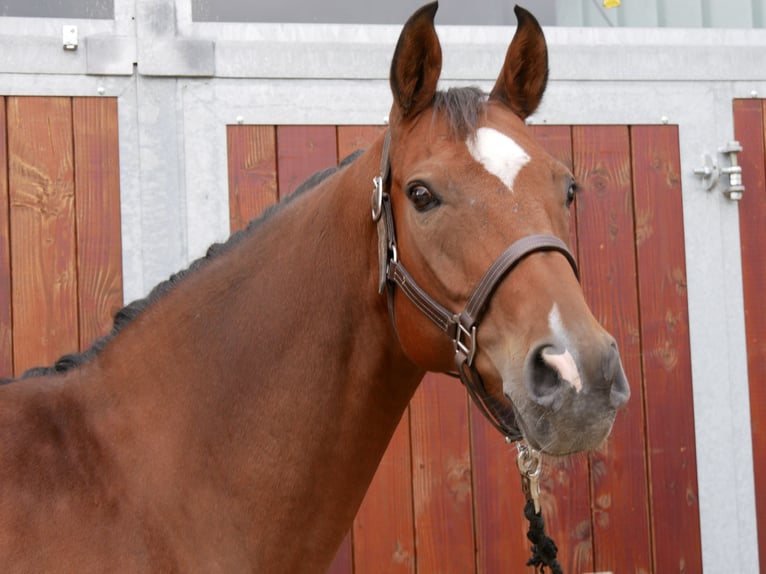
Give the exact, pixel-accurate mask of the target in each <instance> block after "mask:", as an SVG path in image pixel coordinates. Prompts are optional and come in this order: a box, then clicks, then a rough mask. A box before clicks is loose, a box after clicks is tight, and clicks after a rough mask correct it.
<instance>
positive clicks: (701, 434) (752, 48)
mask: <svg viewBox="0 0 766 574" xmlns="http://www.w3.org/2000/svg"><path fill="white" fill-rule="evenodd" d="M671 16H672V15H670V14H669V13H666V14H665V15H664V16H662V17H664V18H668V19H670V18H671ZM67 23H70V22H67ZM71 24H73V25H76V26H77V28H78V33H79V39H80V47H79V48H78V50H76V51H71V52H70V51H65V50H64V49H63V47H62V44H61V26H62V22H61V21H60V20H53V21H48V20H38V19H27V18H0V92H1V93H2V94H4V95H9V94H10V95H16V94H29V95H87V96H96V95H98V94H103V95H106V96H115V97H117V98H118V101H119V121H120V167H121V193H122V228H123V251H124V255H123V267H124V282H125V283H124V284H125V297H126V300H131V299H134V298H136V297H140V296H142V295H144V294H145V293H146V292H148V290H149V289H151V287H153V286H154V285H155V284H156V283H157V282H158V281H160V280H162V279H164V278H166V277H167V276H168V275H169V274H170V273H171V272H174V271H176V270H178V269H179V268H182V267H184V266H186V265H187V264H188V262H189V261H190V260H192V259H193V258H195V257H198V256H200V255H202V254H203V253H204V251H205V249H206V248H207V246H208V245H209V244H210V243H211V242H213V241H216V240H222V239H224V238H225V237H226V236H227V235H228V233H229V229H228V204H227V202H228V193H227V167H226V125H227V124H234V123H238V118H241V121H242V122H244V123H249V124H304V123H309V124H311V123H313V124H335V123H337V124H368V123H381V122H382V120H383V118H384V117H385V116H386V115H387V113H388V108H389V106H390V103H391V97H390V93H389V89H388V80H387V78H388V66H389V62H390V57H391V52H392V48H393V45H394V43H395V41H396V38H397V35H398V33H399V28H400V27H399V26H353V25H307V24H304V25H278V24H270V25H265V24H264V25H256V24H210V23H198V22H193V21H192V19H191V7H190V3H189V0H116V3H115V19H114V20H112V21H100V20H98V21H96V20H73V21H71ZM439 33H440V36H441V39H442V43H443V45H444V52H445V54H444V61H445V68H444V74H443V84H444V85H448V84H478V85H480V86H482V87H484V88H485V89H488V88H490V87H491V85H492V82H493V81H494V79H495V76H496V73H497V71H498V70H499V68H500V65H501V63H502V59H503V56H504V52H505V49H506V47H507V44H508V41H509V40H510V38H511V36H512V34H513V28H512V27H511V28H509V27H441V28H440V29H439ZM546 34H547V37H548V40H549V44H550V51H551V81H550V83H549V90H548V92H547V94H546V97H545V100H544V102H543V105H542V107H541V109H540V110H539V112H538V113H537V114H536V115H535V116H533V117H532V118H531V120H532V121H533V122H537V123H551V124H554V123H555V124H647V123H649V124H656V123H660V121H661V118H663V117H664V118H667V121H669V122H670V123H672V124H677V125H678V126H679V134H680V140H681V141H680V144H681V165H682V185H683V201H684V221H683V222H680V221H679V222H678V224H679V225H681V224H683V225H684V228H685V233H686V257H687V280H688V294H689V316H690V336H691V343H692V345H691V346H692V370H693V380H694V412H695V424H696V438H697V460H698V479H699V495H700V501H699V502H700V510H701V524H702V544H703V563H704V568H705V571H706V572H740V573H755V572H757V571H758V548H757V540H756V536H755V511H754V486H753V466H752V465H753V463H752V450H751V442H750V436H751V435H750V422H749V418H748V416H747V413H749V412H750V411H749V403H748V388H747V362H746V355H745V335H744V313H743V301H742V280H741V268H740V257H739V253H740V251H739V224H738V212H737V209H738V208H737V204H736V203H734V202H731V201H729V200H727V199H726V198H725V197H724V196H723V194H722V193H721V192H720V191H721V188H720V187H719V188H717V189H714V190H713V191H706V190H705V189H704V186H703V185H702V183H701V181H700V179H699V178H698V177H697V176H696V175H695V174H694V168H696V167H699V165H700V164H701V157H702V154H703V153H709V154H711V155H715V154H716V153H717V149H718V147H720V146H721V145H724V144H725V143H726V142H728V141H729V140H731V139H733V127H732V111H731V104H732V99H733V98H735V97H749V96H750V94H751V92H753V91H755V92H757V93H758V94H761V96H762V97H766V67H765V66H764V65H763V54H764V53H765V51H766V30H752V29H749V30H744V29H743V30H722V29H719V30H703V29H687V30H678V29H677V30H666V29H646V30H637V29H635V30H633V29H625V28H623V29H620V30H615V29H607V28H551V29H547V30H546ZM745 193H747V191H746V192H745ZM762 551H764V552H766V549H762ZM737 561H739V562H737Z"/></svg>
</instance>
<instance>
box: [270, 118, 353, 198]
mask: <svg viewBox="0 0 766 574" xmlns="http://www.w3.org/2000/svg"><path fill="white" fill-rule="evenodd" d="M277 163H278V169H279V177H278V182H279V197H280V198H282V197H285V196H286V195H289V194H290V193H292V192H293V191H295V189H296V188H297V187H298V186H299V185H300V184H301V183H303V182H304V181H305V180H306V179H307V178H308V177H309V176H311V175H313V174H314V173H316V172H318V171H320V170H323V169H326V168H328V167H334V166H336V165H337V164H338V144H337V139H336V133H335V126H279V127H278V128H277Z"/></svg>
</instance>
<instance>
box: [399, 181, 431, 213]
mask: <svg viewBox="0 0 766 574" xmlns="http://www.w3.org/2000/svg"><path fill="white" fill-rule="evenodd" d="M407 195H408V197H409V198H410V201H411V202H412V204H413V205H414V206H415V209H417V210H418V211H426V210H428V209H431V208H433V207H436V206H437V205H439V199H438V198H437V197H436V196H435V195H434V194H433V193H431V190H430V189H428V188H427V187H426V186H425V185H423V184H415V185H413V186H412V187H410V188H409V190H408V191H407Z"/></svg>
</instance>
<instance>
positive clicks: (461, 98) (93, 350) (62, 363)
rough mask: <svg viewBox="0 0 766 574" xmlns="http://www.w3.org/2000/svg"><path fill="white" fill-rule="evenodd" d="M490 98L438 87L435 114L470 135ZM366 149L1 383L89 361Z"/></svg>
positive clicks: (469, 90)
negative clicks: (105, 322) (105, 329)
mask: <svg viewBox="0 0 766 574" xmlns="http://www.w3.org/2000/svg"><path fill="white" fill-rule="evenodd" d="M486 98H487V96H486V94H485V93H484V92H483V91H482V90H480V89H479V88H476V87H461V88H449V89H448V90H446V91H438V92H437V93H436V95H435V96H434V102H433V111H434V114H435V115H436V114H439V113H443V114H444V115H445V117H446V119H447V124H448V126H449V130H450V135H451V136H452V137H456V138H459V139H465V138H466V137H467V136H468V135H470V134H472V133H474V132H475V131H476V127H477V125H478V121H479V116H480V112H481V111H482V110H483V109H484V104H485V102H486ZM362 153H363V150H357V151H356V152H354V153H352V154H351V155H349V156H348V157H346V158H344V159H343V160H342V161H341V162H340V164H339V165H338V166H337V167H330V168H327V169H325V170H322V171H319V172H317V173H315V174H314V175H312V176H310V177H309V178H308V179H307V180H306V181H304V182H303V183H302V184H301V185H300V186H298V188H297V189H296V190H295V191H294V192H293V193H291V194H290V195H288V196H286V197H285V198H283V199H281V200H280V201H279V202H277V203H275V204H274V205H271V206H269V207H268V208H267V209H266V210H264V212H263V213H262V214H261V215H260V216H259V217H257V218H255V219H253V220H252V221H251V222H250V223H249V224H248V226H247V227H246V228H245V229H242V230H240V231H237V232H235V233H233V234H232V235H230V236H229V238H228V239H227V240H226V241H225V242H221V243H214V244H212V245H211V246H210V247H209V248H208V250H207V252H206V253H205V255H204V256H202V257H200V258H199V259H196V260H195V261H193V262H192V263H191V264H190V265H189V267H187V268H186V269H183V270H181V271H178V272H177V273H173V274H172V275H171V276H170V277H168V279H166V280H165V281H162V282H161V283H158V284H157V285H156V286H155V287H154V288H153V289H152V290H151V291H150V292H149V294H148V295H147V296H146V297H143V298H141V299H136V300H135V301H133V302H131V303H129V304H127V305H126V306H124V307H123V308H122V309H120V310H119V311H117V313H115V315H114V320H113V322H112V328H111V330H110V331H109V333H108V334H106V335H104V336H103V337H100V338H99V339H97V340H96V341H95V342H94V343H93V345H92V346H91V347H90V348H88V349H86V350H85V351H82V352H80V353H69V354H66V355H63V356H62V357H60V358H59V359H58V360H57V361H56V362H55V363H54V364H53V365H51V366H47V367H32V368H30V369H28V370H26V371H24V373H22V374H21V375H20V376H19V377H16V378H6V379H0V385H2V384H7V383H11V382H13V381H16V380H21V379H28V378H32V377H39V376H47V375H54V374H57V373H64V372H67V371H69V370H71V369H74V368H76V367H78V366H80V365H82V364H84V363H87V362H88V361H90V360H91V359H93V358H94V357H95V356H96V355H98V353H99V352H100V351H101V350H102V349H103V348H104V347H105V346H106V345H107V343H109V342H110V341H111V340H112V339H114V338H115V337H116V336H117V335H118V334H119V333H120V331H122V330H123V329H124V328H125V327H126V326H127V325H129V324H130V323H131V322H132V321H133V319H135V318H136V317H137V316H138V315H140V314H141V313H142V312H143V311H144V310H145V309H146V308H148V307H150V306H151V305H152V304H153V303H154V302H156V301H157V300H158V299H160V298H161V297H162V296H164V295H165V294H166V293H168V292H169V291H170V290H172V289H173V287H174V286H175V285H177V284H178V283H179V282H180V281H182V280H183V279H184V278H185V277H187V276H188V275H189V274H191V273H194V272H195V271H197V270H198V269H200V268H202V267H204V266H205V265H206V264H207V263H208V262H209V261H211V260H212V259H215V258H216V257H219V256H220V255H221V254H223V253H226V252H227V251H229V250H230V249H231V248H232V247H233V246H234V245H236V244H238V243H239V242H240V241H242V239H244V238H245V237H247V236H249V235H250V234H252V233H253V232H254V231H255V230H256V229H258V228H259V227H260V226H261V225H262V224H263V222H265V221H267V220H269V219H271V218H272V217H273V216H274V214H275V213H277V212H279V211H281V210H282V209H284V207H285V206H286V205H288V204H289V203H291V202H292V201H293V200H294V199H296V198H297V197H300V196H301V195H303V194H304V193H306V192H308V191H310V190H312V189H314V188H316V187H317V186H318V185H319V184H320V183H322V182H323V181H324V180H326V179H327V178H329V177H330V176H331V175H333V174H334V173H336V172H338V171H340V170H342V169H344V168H345V167H346V166H348V165H349V164H351V163H353V162H354V161H355V160H356V159H357V158H358V157H359V156H360V155H361V154H362Z"/></svg>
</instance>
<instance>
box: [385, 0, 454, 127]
mask: <svg viewBox="0 0 766 574" xmlns="http://www.w3.org/2000/svg"><path fill="white" fill-rule="evenodd" d="M438 7H439V4H438V2H432V3H431V4H426V5H425V6H423V7H422V8H420V9H419V10H418V11H417V12H415V13H414V14H413V15H412V16H410V19H409V20H407V23H406V24H405V25H404V28H403V29H402V33H401V35H400V36H399V41H398V42H397V43H396V50H395V51H394V58H393V60H392V61H391V77H390V82H391V92H393V95H394V108H395V110H398V112H399V114H400V115H401V117H403V118H408V117H414V116H415V115H417V114H418V113H419V112H421V111H423V110H424V109H425V108H427V107H428V106H430V105H431V102H432V101H433V99H434V94H435V93H436V84H437V82H438V81H439V74H441V69H442V49H441V45H440V44H439V38H438V37H437V35H436V29H435V28H434V16H435V15H436V10H437V9H438Z"/></svg>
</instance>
